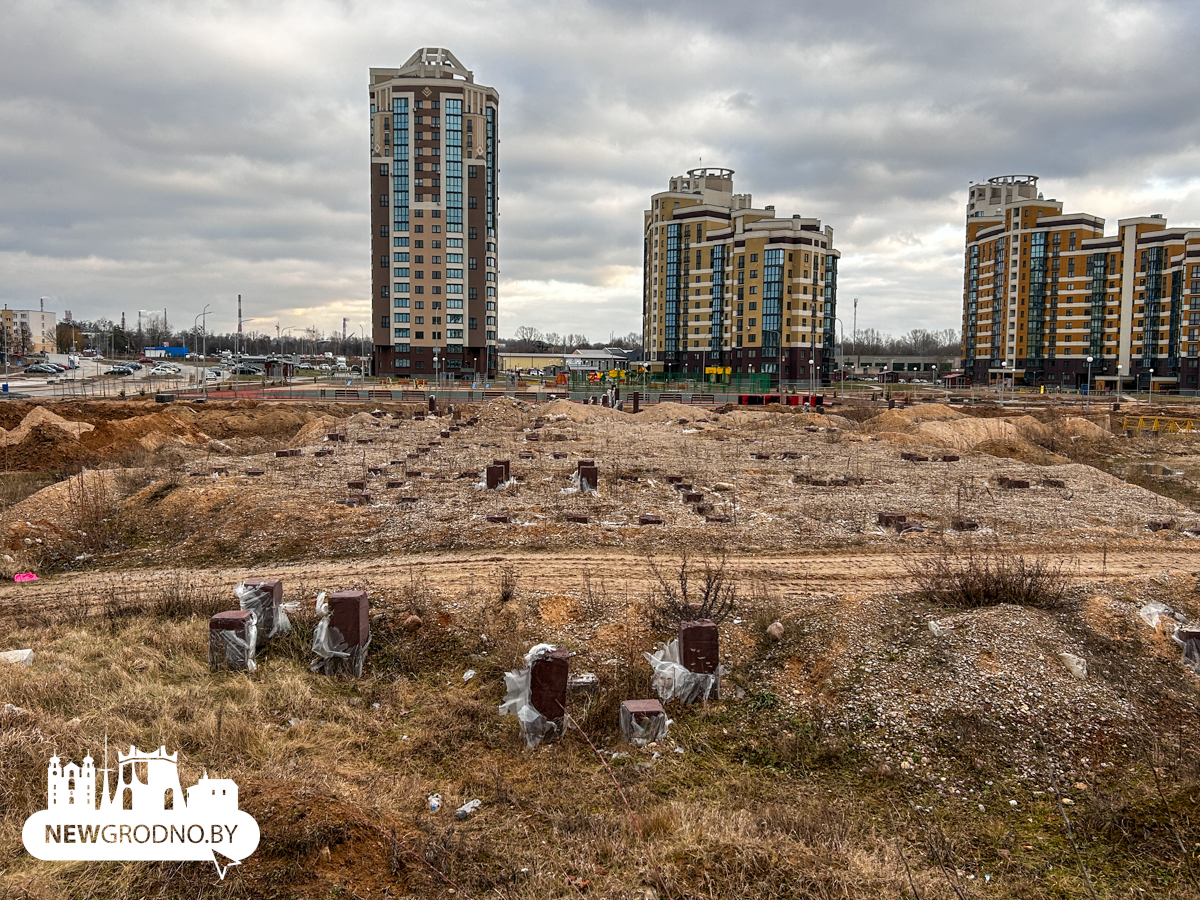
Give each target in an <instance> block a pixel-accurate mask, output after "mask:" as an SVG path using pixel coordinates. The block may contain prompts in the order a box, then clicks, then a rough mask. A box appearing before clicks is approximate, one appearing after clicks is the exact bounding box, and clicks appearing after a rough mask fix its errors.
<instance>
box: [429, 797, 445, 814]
mask: <svg viewBox="0 0 1200 900" xmlns="http://www.w3.org/2000/svg"><path fill="white" fill-rule="evenodd" d="M441 808H442V795H441V794H430V795H429V811H430V812H437V811H438V810H439V809H441Z"/></svg>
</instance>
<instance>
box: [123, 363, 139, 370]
mask: <svg viewBox="0 0 1200 900" xmlns="http://www.w3.org/2000/svg"><path fill="white" fill-rule="evenodd" d="M121 365H123V366H124V367H125V368H127V369H129V371H131V372H134V371H137V370H138V369H140V368H141V367H142V364H141V363H135V362H127V363H121Z"/></svg>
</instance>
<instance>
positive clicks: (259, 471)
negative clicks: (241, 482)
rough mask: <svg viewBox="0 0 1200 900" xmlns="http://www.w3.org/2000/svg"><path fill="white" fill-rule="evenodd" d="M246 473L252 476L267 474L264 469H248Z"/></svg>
mask: <svg viewBox="0 0 1200 900" xmlns="http://www.w3.org/2000/svg"><path fill="white" fill-rule="evenodd" d="M246 474H247V475H249V476H250V477H251V478H257V477H258V476H259V475H266V474H267V473H266V472H264V471H263V470H262V469H247V470H246Z"/></svg>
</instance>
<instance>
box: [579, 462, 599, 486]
mask: <svg viewBox="0 0 1200 900" xmlns="http://www.w3.org/2000/svg"><path fill="white" fill-rule="evenodd" d="M579 487H580V488H581V489H586V490H589V491H594V490H596V489H597V488H599V487H600V469H599V467H598V466H580V467H579Z"/></svg>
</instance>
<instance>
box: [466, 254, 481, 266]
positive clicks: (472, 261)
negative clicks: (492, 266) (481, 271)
mask: <svg viewBox="0 0 1200 900" xmlns="http://www.w3.org/2000/svg"><path fill="white" fill-rule="evenodd" d="M467 268H468V269H477V268H479V261H478V260H477V259H475V257H474V256H472V257H469V258H468V259H467Z"/></svg>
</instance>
